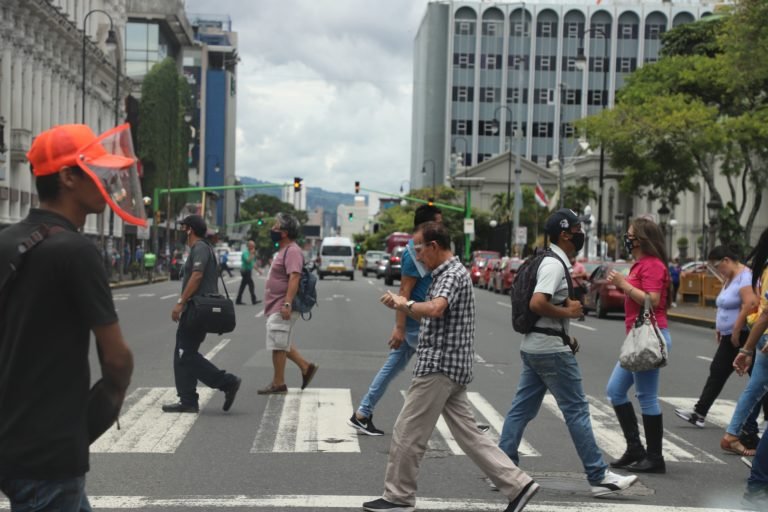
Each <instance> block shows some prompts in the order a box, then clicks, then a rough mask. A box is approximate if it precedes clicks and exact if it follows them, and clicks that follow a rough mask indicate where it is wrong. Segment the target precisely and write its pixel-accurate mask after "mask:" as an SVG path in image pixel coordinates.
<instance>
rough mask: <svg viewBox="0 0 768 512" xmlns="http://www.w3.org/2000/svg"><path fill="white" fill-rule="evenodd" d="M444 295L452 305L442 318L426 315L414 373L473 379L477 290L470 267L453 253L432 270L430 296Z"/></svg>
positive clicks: (461, 381) (464, 381) (463, 382)
mask: <svg viewBox="0 0 768 512" xmlns="http://www.w3.org/2000/svg"><path fill="white" fill-rule="evenodd" d="M437 297H443V298H444V299H445V300H446V301H448V307H447V308H446V309H445V311H444V312H443V316H442V317H440V318H423V319H422V320H421V328H420V330H419V346H418V349H417V350H416V355H417V360H416V365H415V366H414V369H413V375H414V377H421V376H424V375H429V374H430V373H442V374H443V375H445V376H446V377H448V378H449V379H451V380H452V381H454V382H455V383H457V384H461V385H466V384H469V383H470V382H471V381H472V362H473V360H474V357H475V349H474V345H475V292H474V290H473V289H472V280H471V279H470V277H469V273H468V272H467V269H466V268H464V265H462V264H461V262H460V261H459V259H458V258H457V257H455V256H454V257H452V258H451V259H449V260H448V261H446V262H444V263H443V264H441V265H440V266H439V267H437V268H436V269H435V270H433V271H432V284H431V285H430V287H429V289H428V290H427V297H426V300H427V301H430V300H432V299H435V298H437Z"/></svg>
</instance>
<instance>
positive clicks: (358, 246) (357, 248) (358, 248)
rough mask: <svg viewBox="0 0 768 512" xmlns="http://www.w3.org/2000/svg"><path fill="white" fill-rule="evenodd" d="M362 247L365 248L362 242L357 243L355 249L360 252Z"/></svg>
mask: <svg viewBox="0 0 768 512" xmlns="http://www.w3.org/2000/svg"><path fill="white" fill-rule="evenodd" d="M362 248H363V247H362V246H361V245H360V244H357V245H356V246H355V250H356V251H357V252H360V249H362Z"/></svg>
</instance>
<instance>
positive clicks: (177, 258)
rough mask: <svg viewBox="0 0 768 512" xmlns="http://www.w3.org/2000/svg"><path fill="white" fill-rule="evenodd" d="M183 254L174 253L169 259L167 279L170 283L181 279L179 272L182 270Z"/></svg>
mask: <svg viewBox="0 0 768 512" xmlns="http://www.w3.org/2000/svg"><path fill="white" fill-rule="evenodd" d="M184 261H185V259H184V254H183V253H182V252H180V251H175V252H174V253H173V256H172V257H171V266H170V267H169V269H168V270H169V272H168V273H169V277H170V278H171V280H172V281H178V280H179V279H181V272H182V269H183V268H184Z"/></svg>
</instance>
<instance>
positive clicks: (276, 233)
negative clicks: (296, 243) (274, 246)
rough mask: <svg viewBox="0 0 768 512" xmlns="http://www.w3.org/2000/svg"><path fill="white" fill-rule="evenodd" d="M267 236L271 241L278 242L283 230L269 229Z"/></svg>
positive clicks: (281, 237)
mask: <svg viewBox="0 0 768 512" xmlns="http://www.w3.org/2000/svg"><path fill="white" fill-rule="evenodd" d="M269 237H270V238H271V239H272V241H273V242H275V243H279V242H280V240H282V239H283V232H282V231H270V232H269Z"/></svg>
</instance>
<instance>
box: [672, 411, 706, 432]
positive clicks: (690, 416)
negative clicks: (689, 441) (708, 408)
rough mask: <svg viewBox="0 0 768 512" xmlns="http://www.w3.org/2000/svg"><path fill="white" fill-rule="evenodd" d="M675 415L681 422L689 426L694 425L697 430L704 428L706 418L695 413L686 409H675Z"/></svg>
mask: <svg viewBox="0 0 768 512" xmlns="http://www.w3.org/2000/svg"><path fill="white" fill-rule="evenodd" d="M675 414H676V415H677V417H678V418H680V419H681V420H685V421H687V422H688V423H690V424H691V425H696V426H697V427H699V428H704V424H705V422H706V419H707V418H706V416H701V415H700V414H698V413H697V412H696V411H689V410H687V409H675Z"/></svg>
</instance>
